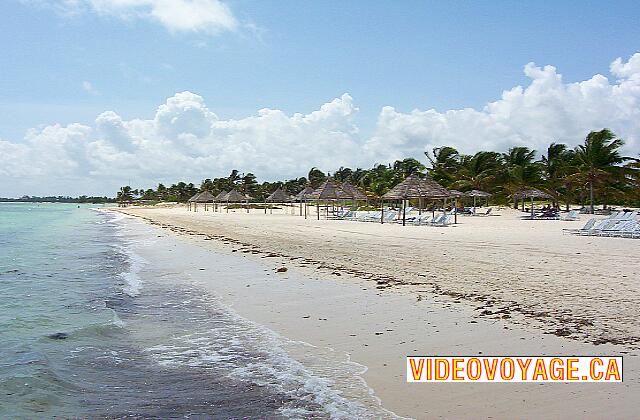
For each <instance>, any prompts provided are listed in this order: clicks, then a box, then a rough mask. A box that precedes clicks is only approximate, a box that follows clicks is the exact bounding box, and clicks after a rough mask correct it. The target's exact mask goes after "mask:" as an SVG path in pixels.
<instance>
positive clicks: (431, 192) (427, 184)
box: [382, 174, 451, 199]
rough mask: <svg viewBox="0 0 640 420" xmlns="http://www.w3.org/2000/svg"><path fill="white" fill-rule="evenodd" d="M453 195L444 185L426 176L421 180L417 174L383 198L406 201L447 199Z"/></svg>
mask: <svg viewBox="0 0 640 420" xmlns="http://www.w3.org/2000/svg"><path fill="white" fill-rule="evenodd" d="M450 196H451V194H450V193H449V190H447V189H446V188H445V187H443V186H442V185H440V184H438V183H437V182H436V181H434V180H433V179H432V178H431V177H430V176H428V175H426V176H425V177H424V178H420V177H419V176H418V175H417V174H411V175H409V176H408V177H406V178H405V179H404V181H402V182H401V183H399V184H398V185H396V186H395V187H393V188H391V189H390V190H389V191H388V192H387V193H386V194H385V195H383V196H382V198H385V199H405V198H415V197H424V198H445V197H450Z"/></svg>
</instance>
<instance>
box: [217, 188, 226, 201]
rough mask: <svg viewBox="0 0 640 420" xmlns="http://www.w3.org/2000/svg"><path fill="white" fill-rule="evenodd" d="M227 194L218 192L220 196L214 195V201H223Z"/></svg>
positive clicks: (223, 191)
mask: <svg viewBox="0 0 640 420" xmlns="http://www.w3.org/2000/svg"><path fill="white" fill-rule="evenodd" d="M227 194H229V193H228V192H227V191H225V190H222V191H220V194H218V195H216V198H215V200H216V201H224V198H225V197H226V196H227Z"/></svg>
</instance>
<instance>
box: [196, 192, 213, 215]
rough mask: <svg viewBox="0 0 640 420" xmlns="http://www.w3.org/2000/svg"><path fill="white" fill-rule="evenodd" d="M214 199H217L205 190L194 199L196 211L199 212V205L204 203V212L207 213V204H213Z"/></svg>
mask: <svg viewBox="0 0 640 420" xmlns="http://www.w3.org/2000/svg"><path fill="white" fill-rule="evenodd" d="M214 199H215V197H214V196H213V194H211V193H210V192H209V191H207V190H205V191H203V192H201V193H200V194H198V196H197V197H195V198H194V199H193V205H194V207H193V209H194V211H198V203H204V211H207V204H209V203H211V204H213V200H214Z"/></svg>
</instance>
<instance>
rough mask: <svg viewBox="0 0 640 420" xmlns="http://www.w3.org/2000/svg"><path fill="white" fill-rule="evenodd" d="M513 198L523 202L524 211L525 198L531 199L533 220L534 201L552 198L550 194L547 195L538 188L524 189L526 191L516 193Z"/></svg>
mask: <svg viewBox="0 0 640 420" xmlns="http://www.w3.org/2000/svg"><path fill="white" fill-rule="evenodd" d="M513 198H514V199H516V200H522V207H523V211H524V199H525V198H530V199H531V218H532V219H533V217H534V216H533V200H534V199H535V198H545V199H547V198H551V195H550V194H547V193H546V192H544V191H540V190H538V189H536V188H530V189H524V190H520V191H518V192H516V193H515V194H513Z"/></svg>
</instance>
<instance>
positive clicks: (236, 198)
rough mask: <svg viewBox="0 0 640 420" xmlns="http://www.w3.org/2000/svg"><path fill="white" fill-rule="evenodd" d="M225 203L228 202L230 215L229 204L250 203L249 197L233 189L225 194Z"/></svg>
mask: <svg viewBox="0 0 640 420" xmlns="http://www.w3.org/2000/svg"><path fill="white" fill-rule="evenodd" d="M223 201H226V202H227V213H229V203H244V202H245V201H249V197H247V196H246V195H244V194H241V193H239V192H238V191H236V190H235V189H233V190H231V191H229V192H228V193H226V194H225V196H224V197H223Z"/></svg>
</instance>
